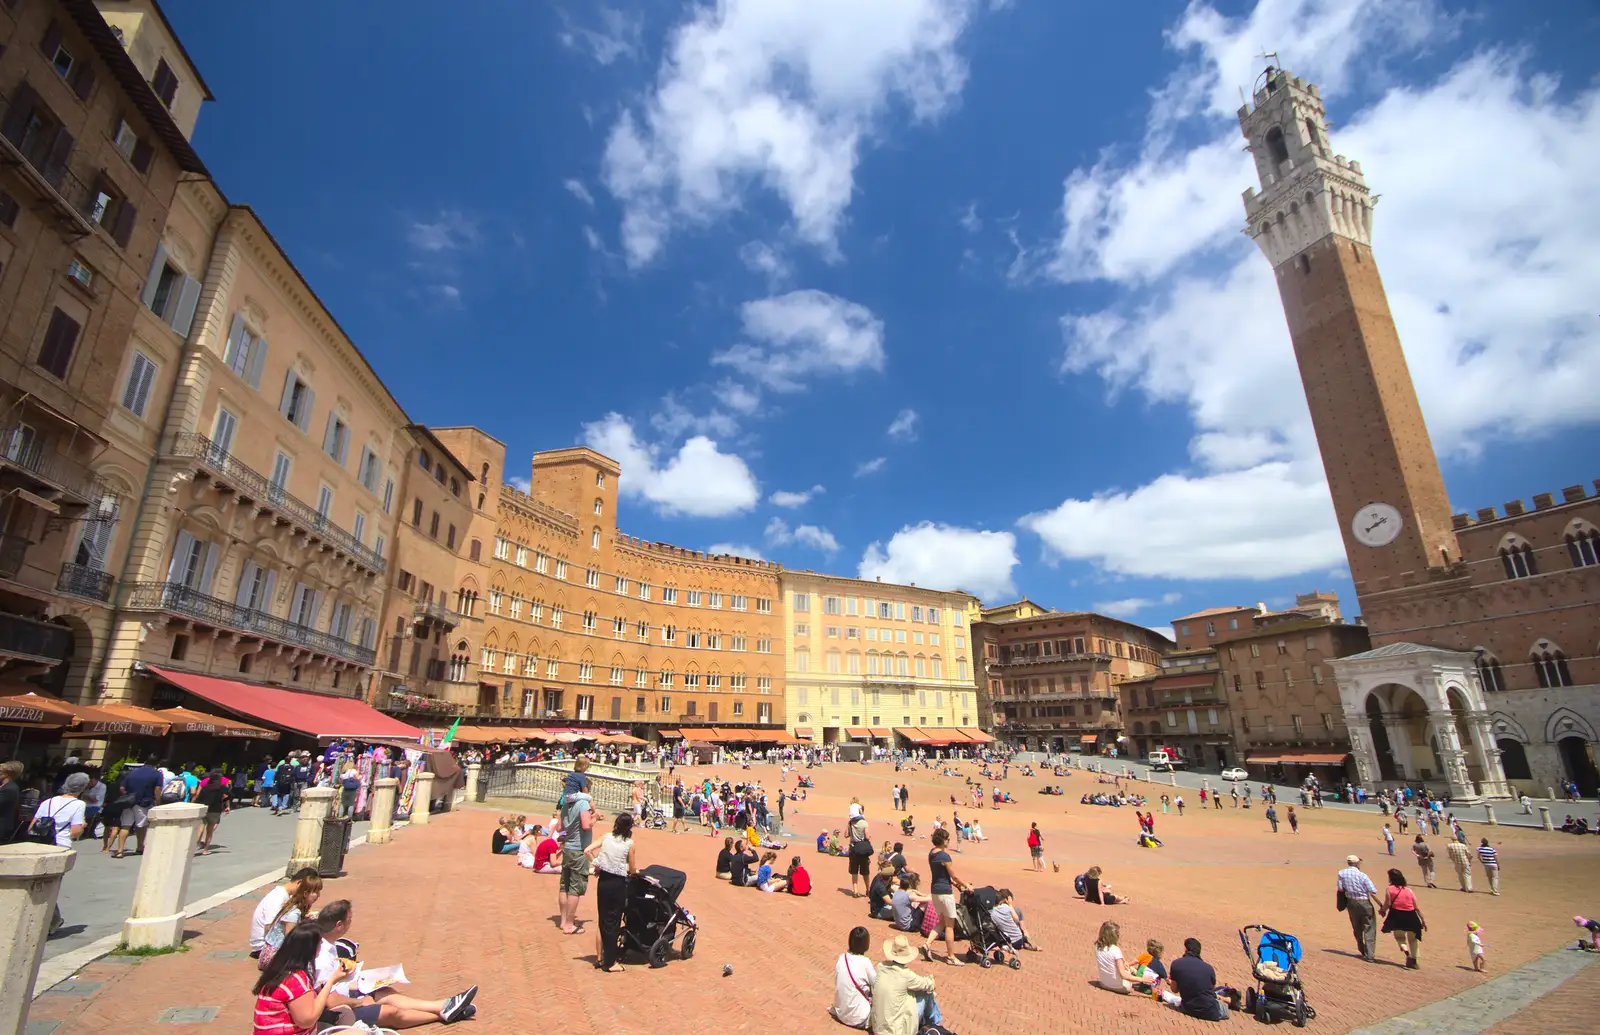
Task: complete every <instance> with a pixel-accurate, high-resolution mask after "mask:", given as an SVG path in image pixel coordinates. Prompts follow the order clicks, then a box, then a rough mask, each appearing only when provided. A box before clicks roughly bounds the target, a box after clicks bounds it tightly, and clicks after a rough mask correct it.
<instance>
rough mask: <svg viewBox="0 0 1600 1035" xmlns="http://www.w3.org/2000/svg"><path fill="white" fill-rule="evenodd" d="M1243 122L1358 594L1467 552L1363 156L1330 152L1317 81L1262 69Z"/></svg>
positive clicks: (1268, 249)
mask: <svg viewBox="0 0 1600 1035" xmlns="http://www.w3.org/2000/svg"><path fill="white" fill-rule="evenodd" d="M1257 83H1258V85H1259V87H1260V88H1259V89H1258V90H1256V92H1255V97H1254V103H1253V104H1246V105H1245V106H1244V107H1242V108H1240V109H1239V126H1240V128H1241V130H1243V132H1244V135H1245V138H1246V139H1248V140H1249V142H1250V143H1249V146H1248V150H1249V151H1250V152H1251V154H1252V155H1254V156H1255V162H1256V173H1257V175H1258V176H1259V178H1260V180H1261V190H1260V192H1259V193H1257V191H1256V190H1255V188H1251V189H1249V190H1246V191H1245V192H1244V207H1245V213H1246V216H1247V218H1248V219H1249V226H1248V227H1247V228H1246V231H1245V232H1246V233H1248V234H1249V235H1250V236H1251V237H1252V238H1254V239H1255V242H1256V244H1257V245H1259V246H1260V247H1261V251H1262V254H1264V255H1265V256H1266V257H1267V261H1269V262H1270V263H1272V271H1273V274H1274V276H1275V277H1276V278H1277V281H1278V294H1279V296H1280V297H1281V298H1282V299H1283V311H1284V316H1285V317H1286V318H1287V319H1288V324H1289V337H1290V339H1291V341H1292V342H1293V344H1294V354H1295V360H1296V362H1297V363H1298V364H1299V366H1300V380H1301V383H1302V384H1303V385H1304V387H1305V392H1306V402H1307V403H1308V404H1310V408H1311V423H1312V426H1313V428H1314V429H1315V430H1316V435H1317V446H1318V448H1319V449H1320V451H1321V453H1322V464H1323V469H1324V471H1325V472H1326V474H1327V478H1328V489H1329V491H1330V492H1331V493H1332V495H1333V506H1334V510H1335V512H1336V513H1337V514H1338V517H1339V527H1340V531H1341V532H1342V533H1343V535H1344V545H1345V555H1346V556H1347V557H1348V558H1349V561H1350V574H1351V577H1352V578H1353V580H1354V581H1355V585H1356V590H1357V592H1358V594H1359V593H1360V592H1361V591H1362V590H1363V589H1369V590H1376V589H1378V588H1381V587H1383V586H1385V585H1388V584H1390V583H1388V582H1380V581H1378V580H1380V579H1385V578H1386V577H1390V578H1392V577H1394V576H1398V575H1401V574H1402V573H1408V572H1409V573H1414V574H1415V575H1416V576H1417V577H1419V578H1420V577H1422V576H1424V575H1425V573H1426V572H1427V571H1428V570H1429V569H1435V568H1442V567H1449V566H1450V565H1453V564H1455V563H1456V562H1458V561H1459V560H1460V559H1461V555H1460V550H1459V548H1458V547H1457V545H1456V537H1455V533H1454V531H1453V530H1452V526H1451V522H1450V501H1449V498H1448V496H1447V495H1446V493H1445V488H1444V478H1443V477H1442V476H1441V475H1440V473H1439V462H1438V460H1437V459H1436V458H1435V456H1434V452H1433V443H1432V442H1431V441H1429V439H1428V429H1427V427H1426V425H1424V424H1423V421H1422V409H1421V407H1420V406H1419V405H1418V404H1417V393H1416V389H1415V388H1414V387H1413V385H1412V383H1411V373H1410V371H1409V370H1408V369H1407V368H1406V360H1405V355H1404V354H1403V353H1402V352H1401V350H1400V337H1399V335H1398V334H1397V333H1396V331H1395V326H1394V318H1393V316H1392V315H1391V314H1390V312H1389V300H1388V298H1387V296H1386V295H1385V294H1384V290H1383V281H1382V279H1381V278H1380V277H1379V276H1378V265H1377V263H1376V262H1375V261H1374V260H1373V256H1372V208H1373V204H1374V202H1375V200H1376V199H1374V198H1373V197H1372V195H1371V194H1370V193H1369V192H1368V190H1367V184H1366V178H1365V177H1364V176H1363V175H1362V173H1361V165H1360V163H1359V162H1353V161H1350V160H1348V159H1346V158H1345V156H1343V155H1336V154H1334V153H1333V147H1332V145H1331V144H1330V143H1329V140H1328V131H1327V122H1326V119H1325V117H1324V114H1323V108H1322V96H1321V92H1320V91H1319V90H1318V89H1317V87H1316V85H1315V84H1312V83H1307V82H1306V81H1305V80H1303V79H1293V78H1290V77H1289V76H1288V75H1287V74H1286V73H1285V72H1283V71H1282V70H1280V69H1276V68H1268V69H1267V71H1266V72H1265V73H1264V75H1263V77H1262V79H1260V80H1257Z"/></svg>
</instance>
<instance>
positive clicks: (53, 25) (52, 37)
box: [39, 18, 61, 60]
mask: <svg viewBox="0 0 1600 1035" xmlns="http://www.w3.org/2000/svg"><path fill="white" fill-rule="evenodd" d="M59 46H61V23H60V22H58V21H56V20H55V19H54V18H52V19H50V24H49V25H46V26H45V28H44V38H43V39H41V40H40V41H39V49H40V50H42V51H44V56H45V58H46V60H53V59H54V58H55V56H56V48H57V47H59Z"/></svg>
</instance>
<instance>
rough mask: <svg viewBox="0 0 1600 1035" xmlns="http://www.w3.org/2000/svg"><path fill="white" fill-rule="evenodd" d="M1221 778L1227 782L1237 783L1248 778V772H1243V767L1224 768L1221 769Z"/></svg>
mask: <svg viewBox="0 0 1600 1035" xmlns="http://www.w3.org/2000/svg"><path fill="white" fill-rule="evenodd" d="M1222 778H1223V779H1224V780H1227V781H1228V782H1229V783H1239V782H1241V781H1244V780H1248V779H1250V774H1249V773H1247V772H1245V771H1244V770H1243V769H1238V768H1234V769H1224V770H1223V771H1222Z"/></svg>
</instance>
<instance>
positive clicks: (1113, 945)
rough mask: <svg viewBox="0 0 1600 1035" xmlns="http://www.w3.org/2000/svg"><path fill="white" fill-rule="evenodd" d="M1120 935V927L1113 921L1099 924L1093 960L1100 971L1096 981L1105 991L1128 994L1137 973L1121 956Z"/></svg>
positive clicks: (1131, 990) (1131, 989)
mask: <svg viewBox="0 0 1600 1035" xmlns="http://www.w3.org/2000/svg"><path fill="white" fill-rule="evenodd" d="M1121 937H1122V928H1120V927H1118V926H1117V924H1116V923H1115V922H1114V921H1111V920H1107V921H1106V922H1105V923H1103V924H1101V925H1100V936H1099V937H1098V938H1096V939H1095V941H1094V962H1095V966H1096V967H1097V968H1098V969H1099V972H1100V973H1099V976H1098V978H1097V981H1096V983H1097V984H1099V986H1100V987H1101V988H1104V989H1106V990H1107V991H1110V992H1117V993H1119V994H1121V995H1129V994H1131V993H1132V992H1133V982H1134V981H1135V980H1137V978H1138V975H1137V974H1135V973H1134V972H1133V968H1132V967H1130V966H1129V965H1128V961H1127V960H1125V959H1124V958H1123V956H1122V947H1121V946H1119V945H1118V944H1117V942H1118V940H1120V939H1121Z"/></svg>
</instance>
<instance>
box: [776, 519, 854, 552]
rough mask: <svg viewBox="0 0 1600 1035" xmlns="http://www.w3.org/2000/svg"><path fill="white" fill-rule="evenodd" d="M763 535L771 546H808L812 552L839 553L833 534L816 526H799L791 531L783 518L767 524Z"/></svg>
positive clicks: (837, 543) (837, 541)
mask: <svg viewBox="0 0 1600 1035" xmlns="http://www.w3.org/2000/svg"><path fill="white" fill-rule="evenodd" d="M764 535H765V536H766V539H767V542H768V543H769V544H771V545H772V546H789V545H791V544H794V543H798V544H799V545H801V546H809V547H811V548H812V549H813V550H821V551H822V552H823V553H838V552H839V540H837V539H835V538H834V537H833V533H832V532H830V531H828V530H827V529H826V528H819V527H818V526H816V525H799V526H797V527H795V528H793V529H791V528H790V527H789V523H788V522H787V521H785V520H783V518H780V517H775V518H773V519H772V520H771V521H769V522H767V530H766V532H765V533H764Z"/></svg>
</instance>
